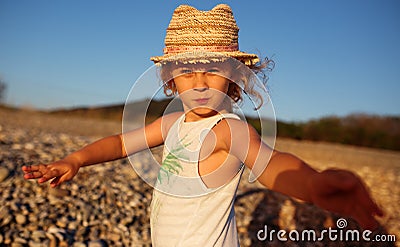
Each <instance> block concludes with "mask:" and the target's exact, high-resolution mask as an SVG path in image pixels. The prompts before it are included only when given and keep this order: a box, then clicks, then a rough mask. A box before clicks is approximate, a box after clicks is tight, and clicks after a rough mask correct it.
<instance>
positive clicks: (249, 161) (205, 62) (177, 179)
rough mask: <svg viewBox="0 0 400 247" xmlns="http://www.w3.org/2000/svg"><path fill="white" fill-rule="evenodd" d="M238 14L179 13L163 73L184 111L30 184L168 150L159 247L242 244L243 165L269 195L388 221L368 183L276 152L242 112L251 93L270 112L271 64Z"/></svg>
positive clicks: (33, 175) (97, 147)
mask: <svg viewBox="0 0 400 247" xmlns="http://www.w3.org/2000/svg"><path fill="white" fill-rule="evenodd" d="M238 30H239V29H238V28H237V26H236V22H235V20H234V18H233V14H232V11H231V9H230V7H229V6H227V5H225V4H220V5H218V6H216V7H214V8H213V9H212V10H210V11H199V10H197V9H195V8H193V7H190V6H186V5H182V6H179V7H178V8H177V9H176V10H175V11H174V14H173V16H172V19H171V22H170V25H169V27H168V29H167V35H166V38H165V48H164V55H163V56H158V57H152V58H151V60H152V61H154V62H155V63H156V64H157V65H159V66H160V71H161V74H160V77H161V78H162V80H163V82H164V92H165V93H166V94H167V95H170V96H172V95H177V96H179V98H180V100H181V102H182V106H183V112H174V113H170V114H165V115H164V116H162V117H160V118H158V119H157V120H155V121H154V122H152V123H151V124H148V125H146V126H145V127H143V128H139V129H135V130H132V131H128V132H125V133H123V134H120V135H115V136H109V137H106V138H103V139H100V140H98V141H96V142H94V143H92V144H90V145H88V146H86V147H84V148H82V149H81V150H78V151H76V152H74V153H72V154H70V155H68V156H67V157H65V158H64V159H62V160H59V161H56V162H54V163H51V164H39V165H34V166H24V167H23V168H22V169H23V171H24V172H25V175H24V177H25V178H26V179H38V182H39V183H44V182H46V181H48V180H51V179H52V181H51V183H50V185H51V186H52V187H55V186H58V185H60V184H61V183H63V182H65V181H68V180H70V179H72V178H73V177H74V176H75V175H76V174H77V172H78V170H79V169H80V168H81V167H84V166H89V165H94V164H98V163H103V162H106V161H111V160H116V159H120V158H124V157H127V156H129V155H132V154H134V153H137V152H140V151H142V150H145V149H148V148H151V147H155V146H159V145H162V144H164V152H163V158H162V163H161V164H160V165H158V166H157V171H158V176H157V178H156V181H154V183H153V184H152V185H153V186H154V188H155V190H154V192H153V200H152V203H151V212H152V213H151V234H152V242H153V245H154V246H239V241H238V235H237V229H236V221H235V213H234V208H233V205H234V200H235V196H236V190H237V186H238V183H239V181H240V178H241V176H242V173H243V170H244V167H248V168H249V169H251V171H252V177H254V178H257V180H258V181H259V182H260V183H261V184H263V185H265V186H266V187H267V188H269V189H272V190H275V191H278V192H281V193H284V194H286V195H289V196H292V197H296V198H298V199H301V200H304V201H306V202H310V203H314V204H315V205H317V206H320V207H322V208H324V209H327V210H331V211H334V212H337V213H340V214H344V215H346V216H350V217H353V218H354V219H355V220H357V221H358V222H359V223H360V224H361V225H362V226H363V227H365V228H374V227H376V226H377V221H376V220H375V218H374V216H375V215H379V216H381V215H382V212H381V210H380V209H379V207H378V206H377V205H376V204H375V203H374V202H373V200H372V199H371V197H370V196H369V194H368V192H367V190H366V188H365V186H364V185H363V183H362V181H361V180H360V179H359V178H358V177H357V176H355V175H354V174H353V173H351V172H349V171H345V170H334V169H330V170H325V171H322V172H318V171H316V170H314V169H313V168H311V167H310V166H308V165H307V164H305V163H304V162H303V161H302V160H300V159H299V158H297V157H295V156H293V155H291V154H288V153H282V152H278V151H276V150H273V149H272V148H271V147H270V146H269V145H267V144H265V143H264V142H263V141H262V139H261V138H260V136H259V134H258V133H257V131H256V130H255V129H254V128H253V127H251V126H250V125H249V124H247V123H246V122H245V121H243V120H241V119H240V118H239V117H238V116H237V115H236V114H234V113H233V108H234V107H235V105H236V103H237V102H240V101H241V99H242V97H243V92H244V93H246V94H248V95H250V96H251V97H253V98H254V99H255V100H258V102H257V103H256V104H255V106H256V107H259V106H260V105H261V104H262V98H261V93H260V92H259V91H257V85H256V84H257V83H255V82H254V81H255V78H256V76H255V75H254V73H253V72H252V71H251V69H254V70H255V71H256V72H259V71H260V68H261V69H262V68H263V67H264V68H265V67H266V66H267V67H268V63H270V62H271V61H268V60H266V61H262V62H260V61H259V59H258V57H257V56H256V55H254V54H249V53H245V52H241V51H239V48H238Z"/></svg>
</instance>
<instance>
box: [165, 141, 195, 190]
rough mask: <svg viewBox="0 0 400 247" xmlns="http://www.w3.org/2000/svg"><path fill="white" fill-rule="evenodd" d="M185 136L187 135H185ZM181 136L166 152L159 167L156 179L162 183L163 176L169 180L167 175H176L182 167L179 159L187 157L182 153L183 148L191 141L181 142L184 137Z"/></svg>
mask: <svg viewBox="0 0 400 247" xmlns="http://www.w3.org/2000/svg"><path fill="white" fill-rule="evenodd" d="M186 136H187V135H186ZM186 136H185V137H183V138H182V140H181V141H179V142H178V143H177V145H176V147H175V148H173V149H172V150H171V151H169V152H168V154H167V156H166V157H165V159H164V160H163V162H162V164H161V168H160V172H159V173H158V181H159V182H160V183H162V179H163V177H165V176H166V177H167V178H168V181H169V177H170V175H171V173H173V174H176V175H178V174H179V173H180V172H181V171H182V170H183V167H182V166H181V165H180V164H179V160H183V159H184V160H187V159H188V157H187V156H185V155H184V154H182V151H184V148H186V147H187V146H189V145H190V144H191V143H188V144H182V141H183V140H184V139H185V138H186Z"/></svg>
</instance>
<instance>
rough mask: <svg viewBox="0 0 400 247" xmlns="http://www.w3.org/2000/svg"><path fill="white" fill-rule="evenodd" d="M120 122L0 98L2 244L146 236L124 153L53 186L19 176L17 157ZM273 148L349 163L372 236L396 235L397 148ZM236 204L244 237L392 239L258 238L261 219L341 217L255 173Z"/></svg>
mask: <svg viewBox="0 0 400 247" xmlns="http://www.w3.org/2000/svg"><path fill="white" fill-rule="evenodd" d="M119 131H120V123H118V122H108V121H104V120H103V121H101V120H96V119H80V118H71V117H67V116H66V117H63V118H61V117H59V116H58V117H54V116H49V115H48V114H43V113H37V112H33V111H16V110H7V109H1V108H0V246H15V247H16V246H32V247H35V246H91V247H92V246H151V241H150V228H149V204H150V201H151V192H152V188H151V187H150V186H148V185H147V184H146V183H145V182H143V181H142V180H141V179H140V178H139V177H138V176H137V175H136V173H135V172H134V171H133V169H132V168H131V165H130V163H129V161H128V160H126V159H124V160H119V161H114V162H109V163H108V164H103V165H98V166H92V167H87V168H83V169H81V170H80V172H79V173H78V175H77V176H76V177H75V178H74V179H73V180H72V181H70V182H68V183H65V184H63V185H61V186H60V187H59V188H56V189H51V188H50V187H49V186H48V184H42V185H39V184H37V183H36V182H35V181H25V180H24V179H23V178H22V171H21V166H23V165H28V164H38V163H47V162H50V161H53V160H56V159H59V158H62V157H64V156H65V155H66V154H68V153H70V152H72V151H74V150H76V149H78V148H80V147H82V146H83V145H85V144H87V143H89V142H91V141H93V140H95V139H97V138H99V137H101V136H105V135H109V134H113V133H118V132H119ZM277 148H278V149H280V150H284V151H288V152H292V153H294V154H296V155H298V156H300V157H301V158H303V159H304V160H306V161H307V162H309V163H310V164H312V165H313V166H315V167H316V168H317V169H324V168H327V167H339V168H346V169H350V170H352V171H354V172H356V173H357V174H358V175H359V176H361V177H362V178H363V179H364V180H365V182H366V184H367V185H368V187H369V188H370V190H371V193H372V195H373V196H374V197H375V198H376V201H377V202H378V204H379V205H381V206H382V207H383V209H384V210H385V212H386V216H385V217H383V218H382V219H380V222H381V227H380V228H379V229H378V230H377V231H375V232H373V233H372V234H371V237H372V236H375V235H377V234H380V235H385V236H388V235H396V238H397V239H398V238H399V236H400V208H399V205H400V179H399V178H400V153H399V152H391V151H383V150H374V149H367V148H356V147H349V146H342V145H336V144H326V143H312V142H298V141H292V140H278V142H277ZM156 152H157V151H156ZM149 158H150V157H148V156H146V155H145V154H139V155H137V156H136V157H135V159H134V160H135V162H148V159H149ZM235 210H236V213H237V221H238V222H237V224H238V231H239V235H240V241H241V245H242V246H396V245H395V243H394V242H376V241H375V242H372V241H371V242H366V241H344V240H342V241H340V240H336V241H331V240H330V239H328V237H325V238H324V239H323V240H321V241H291V240H288V241H280V240H278V239H277V235H274V237H273V238H272V240H270V239H269V236H268V238H267V239H264V240H263V239H258V238H257V233H258V232H259V231H260V230H263V229H265V226H267V227H268V231H269V233H271V230H275V231H276V232H277V231H278V230H286V231H287V232H290V231H291V230H297V231H301V230H305V229H306V230H314V231H315V232H316V233H317V234H320V233H321V231H323V230H324V229H329V227H331V228H332V229H336V230H338V229H340V228H337V227H336V224H337V220H338V219H339V218H341V217H340V216H338V215H335V214H331V213H329V212H326V211H323V210H321V209H318V208H316V207H314V206H312V205H309V204H305V203H301V202H299V201H296V200H293V199H291V198H288V197H286V196H283V195H281V194H278V193H275V192H272V191H269V190H267V189H265V188H262V187H261V186H260V185H259V184H257V183H254V184H249V183H248V182H247V176H244V179H242V182H241V184H240V187H239V191H238V198H237V201H236V204H235ZM345 220H346V221H347V226H346V227H345V228H342V229H343V230H347V229H356V230H359V231H360V232H362V229H361V228H360V227H359V226H358V225H357V224H356V223H355V222H354V221H352V220H351V219H348V218H345ZM272 235H273V234H270V236H272ZM318 236H319V235H318ZM286 237H288V236H287V235H286ZM397 242H399V241H397ZM397 246H400V245H397Z"/></svg>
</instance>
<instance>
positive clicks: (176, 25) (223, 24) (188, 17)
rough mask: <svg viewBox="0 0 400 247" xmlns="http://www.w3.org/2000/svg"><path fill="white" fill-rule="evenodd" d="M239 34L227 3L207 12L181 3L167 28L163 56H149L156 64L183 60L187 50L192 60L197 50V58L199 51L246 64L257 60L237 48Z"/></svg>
mask: <svg viewBox="0 0 400 247" xmlns="http://www.w3.org/2000/svg"><path fill="white" fill-rule="evenodd" d="M238 33H239V28H238V26H237V25H236V21H235V18H234V16H233V13H232V9H231V8H230V7H229V6H228V5H226V4H219V5H217V6H215V7H214V8H213V9H212V10H209V11H200V10H198V9H196V8H194V7H192V6H188V5H181V6H179V7H177V8H176V9H175V11H174V13H173V15H172V18H171V21H170V23H169V26H168V28H167V32H166V36H165V47H164V55H163V56H156V57H151V58H150V59H151V60H152V61H154V62H155V63H158V62H168V61H177V60H179V61H182V62H184V61H185V54H186V53H188V56H187V59H190V60H191V61H193V59H194V53H196V52H199V54H198V56H199V59H200V60H202V58H201V57H202V54H205V53H209V52H213V53H219V54H221V55H224V56H229V57H233V58H236V59H238V60H241V61H242V62H244V63H245V64H247V65H251V64H254V63H256V62H258V61H259V59H258V57H257V55H255V54H249V53H245V52H241V51H239V44H238ZM203 58H204V57H203ZM203 60H204V59H203Z"/></svg>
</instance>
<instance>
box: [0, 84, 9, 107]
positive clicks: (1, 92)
mask: <svg viewBox="0 0 400 247" xmlns="http://www.w3.org/2000/svg"><path fill="white" fill-rule="evenodd" d="M6 89H7V84H6V83H5V82H4V81H3V80H2V79H1V78H0V103H3V101H4V100H5V98H6Z"/></svg>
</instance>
